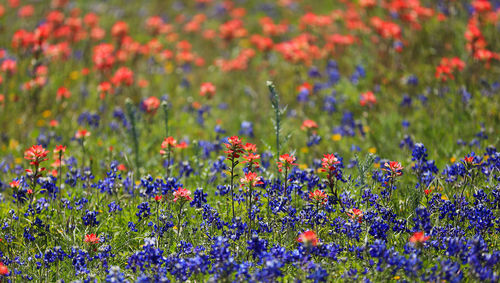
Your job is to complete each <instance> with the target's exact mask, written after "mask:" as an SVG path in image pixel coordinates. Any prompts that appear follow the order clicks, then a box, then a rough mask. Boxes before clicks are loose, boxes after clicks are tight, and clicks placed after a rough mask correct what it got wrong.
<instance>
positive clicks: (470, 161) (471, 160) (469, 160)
mask: <svg viewBox="0 0 500 283" xmlns="http://www.w3.org/2000/svg"><path fill="white" fill-rule="evenodd" d="M464 163H465V164H467V165H472V164H473V163H474V156H473V155H471V156H465V157H464Z"/></svg>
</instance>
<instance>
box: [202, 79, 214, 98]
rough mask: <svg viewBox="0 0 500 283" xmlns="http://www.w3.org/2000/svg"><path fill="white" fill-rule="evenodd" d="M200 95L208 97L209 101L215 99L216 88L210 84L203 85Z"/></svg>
mask: <svg viewBox="0 0 500 283" xmlns="http://www.w3.org/2000/svg"><path fill="white" fill-rule="evenodd" d="M200 95H201V96H207V97H208V98H209V99H210V98H212V97H214V95H215V86H214V85H213V84H212V83H210V82H206V83H202V84H201V86H200Z"/></svg>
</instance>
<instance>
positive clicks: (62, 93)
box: [56, 86, 71, 99]
mask: <svg viewBox="0 0 500 283" xmlns="http://www.w3.org/2000/svg"><path fill="white" fill-rule="evenodd" d="M70 97H71V92H70V91H69V90H68V89H67V88H65V87H63V86H62V87H60V88H59V89H58V90H57V94H56V98H57V99H62V98H70Z"/></svg>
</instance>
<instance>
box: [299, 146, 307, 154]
mask: <svg viewBox="0 0 500 283" xmlns="http://www.w3.org/2000/svg"><path fill="white" fill-rule="evenodd" d="M300 152H302V153H308V152H309V148H308V147H307V146H304V147H303V148H301V149H300Z"/></svg>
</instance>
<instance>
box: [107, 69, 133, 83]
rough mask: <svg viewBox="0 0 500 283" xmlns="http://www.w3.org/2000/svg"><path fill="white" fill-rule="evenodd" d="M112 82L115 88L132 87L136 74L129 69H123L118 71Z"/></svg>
mask: <svg viewBox="0 0 500 283" xmlns="http://www.w3.org/2000/svg"><path fill="white" fill-rule="evenodd" d="M111 82H112V83H113V84H114V85H115V86H121V85H127V86H130V85H132V83H133V82H134V72H132V70H130V69H129V68H127V67H121V68H120V69H118V70H116V72H115V74H114V75H113V77H112V78H111Z"/></svg>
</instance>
